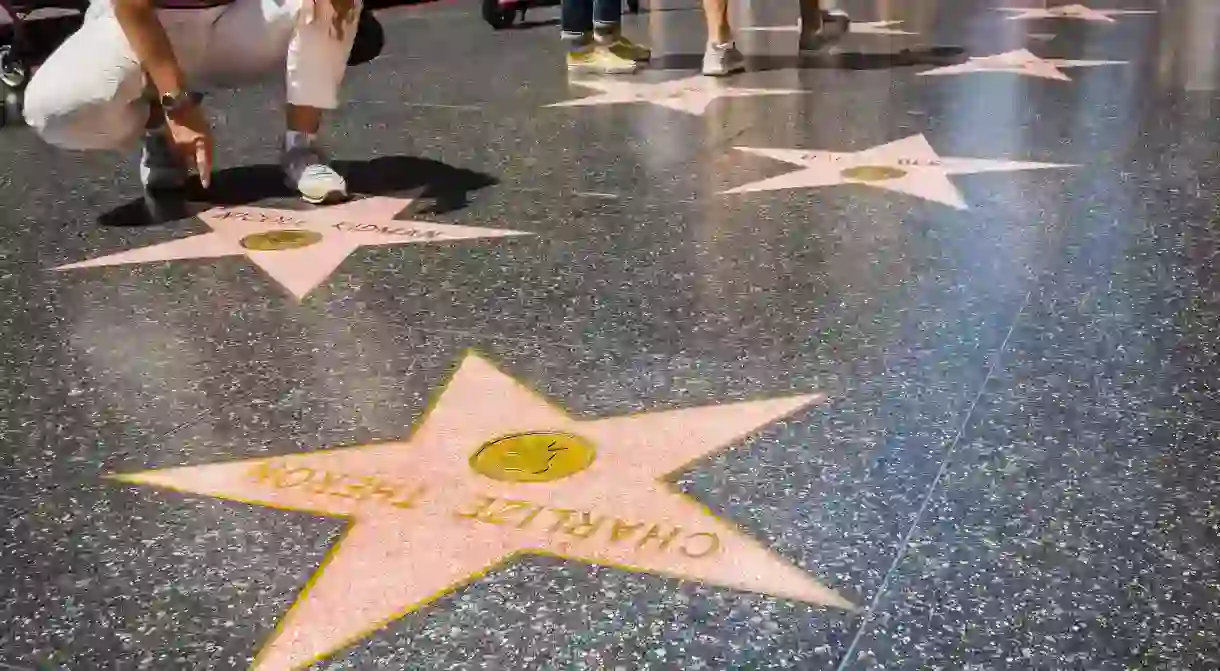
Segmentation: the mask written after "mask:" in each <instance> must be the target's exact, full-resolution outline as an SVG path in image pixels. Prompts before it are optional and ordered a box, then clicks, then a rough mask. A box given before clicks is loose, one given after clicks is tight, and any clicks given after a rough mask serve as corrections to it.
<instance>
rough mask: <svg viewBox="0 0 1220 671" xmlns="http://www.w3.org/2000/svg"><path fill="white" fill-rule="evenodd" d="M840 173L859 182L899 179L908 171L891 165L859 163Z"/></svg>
mask: <svg viewBox="0 0 1220 671" xmlns="http://www.w3.org/2000/svg"><path fill="white" fill-rule="evenodd" d="M839 174H840V175H843V176H844V177H845V178H847V179H854V180H856V181H858V182H884V181H885V180H887V179H898V178H899V177H902V176H903V175H906V174H907V171H906V170H903V169H902V168H895V167H894V166H891V165H858V166H856V167H854V168H847V169H846V170H844V171H843V172H841V173H839Z"/></svg>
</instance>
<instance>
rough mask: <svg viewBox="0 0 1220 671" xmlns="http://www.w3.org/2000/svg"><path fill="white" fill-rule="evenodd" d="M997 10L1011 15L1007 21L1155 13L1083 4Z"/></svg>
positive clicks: (1100, 18) (1096, 18) (1110, 20)
mask: <svg viewBox="0 0 1220 671" xmlns="http://www.w3.org/2000/svg"><path fill="white" fill-rule="evenodd" d="M999 11H1001V12H1008V13H1010V14H1012V16H1010V17H1008V20H1009V21H1033V20H1036V19H1075V20H1077V21H1097V22H1101V23H1115V22H1116V21H1115V19H1114V17H1116V16H1129V15H1140V14H1156V10H1152V9H1092V8H1090V7H1086V6H1084V5H1079V4H1075V5H1060V6H1058V7H1029V8H1022V7H1000V8H999Z"/></svg>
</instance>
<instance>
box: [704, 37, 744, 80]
mask: <svg viewBox="0 0 1220 671" xmlns="http://www.w3.org/2000/svg"><path fill="white" fill-rule="evenodd" d="M745 69H746V57H745V56H743V55H741V52H740V51H738V50H737V46H736V45H735V44H733V43H732V42H726V43H724V44H715V43H712V42H709V43H708V45H707V51H704V52H703V74H705V75H707V76H708V77H724V76H727V75H731V74H733V73H734V72H742V71H744V70H745Z"/></svg>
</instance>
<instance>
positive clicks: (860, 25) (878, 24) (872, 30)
mask: <svg viewBox="0 0 1220 671" xmlns="http://www.w3.org/2000/svg"><path fill="white" fill-rule="evenodd" d="M901 23H902V21H861V22H855V21H853V22H852V24H851V30H850V31H848V33H847V34H848V35H916V34H917V33H912V32H910V31H908V30H901V29H898V28H891V27H890V26H897V25H899V24H901ZM800 29H801V28H800V26H799V25H791V26H751V27H747V28H742V30H752V31H758V32H776V33H795V32H797V31H799V30H800Z"/></svg>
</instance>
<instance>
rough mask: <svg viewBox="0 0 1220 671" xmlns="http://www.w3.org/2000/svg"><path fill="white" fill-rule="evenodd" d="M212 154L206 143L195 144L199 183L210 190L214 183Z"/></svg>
mask: <svg viewBox="0 0 1220 671" xmlns="http://www.w3.org/2000/svg"><path fill="white" fill-rule="evenodd" d="M211 154H212V152H210V151H208V145H207V143H206V142H204V141H202V140H201V141H199V142H196V143H195V170H197V171H198V172H199V183H200V184H202V185H203V188H205V189H206V188H208V186H210V185H211V183H212V156H211Z"/></svg>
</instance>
